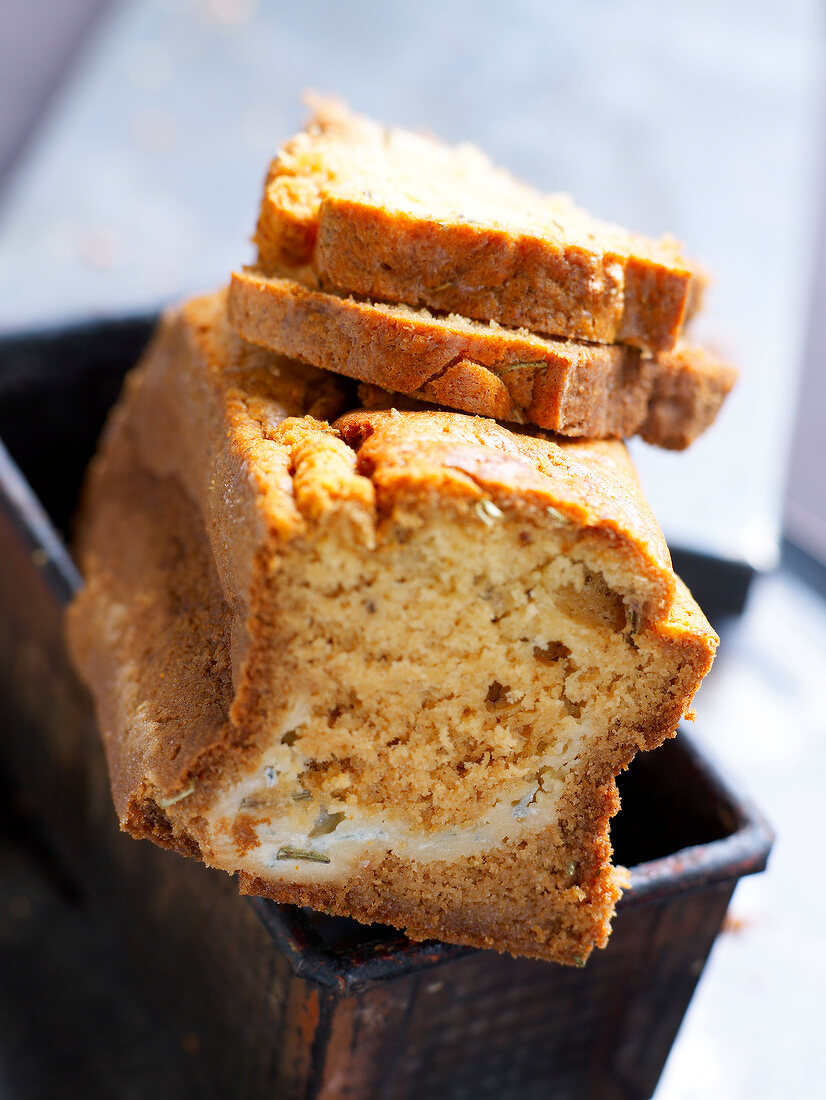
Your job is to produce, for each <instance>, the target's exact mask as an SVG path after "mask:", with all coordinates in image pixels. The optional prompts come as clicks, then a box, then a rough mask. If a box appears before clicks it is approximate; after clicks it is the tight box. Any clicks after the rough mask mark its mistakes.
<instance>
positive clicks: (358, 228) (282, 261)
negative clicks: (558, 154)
mask: <svg viewBox="0 0 826 1100" xmlns="http://www.w3.org/2000/svg"><path fill="white" fill-rule="evenodd" d="M255 241H256V244H257V246H258V257H259V264H260V266H261V267H262V269H263V270H264V271H265V272H266V273H267V274H274V273H278V272H280V271H282V270H283V269H284V268H285V267H287V268H293V269H301V268H304V269H305V270H304V272H303V274H302V276H301V277H302V278H303V279H305V280H308V281H313V280H317V281H319V282H320V284H321V285H322V287H324V288H335V289H337V290H342V291H345V292H348V293H349V292H354V293H358V294H364V295H368V296H369V297H371V298H374V299H379V300H384V301H389V302H404V303H406V304H408V305H412V306H422V305H423V306H428V307H430V308H432V309H437V310H440V311H443V312H449V313H459V314H461V315H462V316H465V317H471V318H475V319H478V320H483V321H498V322H499V323H501V324H504V325H508V326H510V327H513V328H519V327H525V328H528V329H531V330H533V331H537V332H543V333H551V334H553V335H559V336H570V337H574V338H576V339H581V340H593V341H598V342H600V343H609V344H610V343H628V344H634V345H636V346H638V347H641V348H644V349H647V350H649V351H660V350H666V349H668V348H671V347H673V346H674V344H675V343H676V340H677V338H678V336H679V334H680V330H681V327H682V325H683V322H684V320H685V319H686V317H687V315H690V314H691V313H692V312H693V310H694V309H695V308H696V306H697V303H698V300H699V297H700V295H701V292H702V285H703V277H702V275H701V274H700V273H699V272H698V271H697V269H696V268H695V267H693V266H692V265H691V264H690V263H688V262H687V261H686V260H685V258H684V257H683V255H682V252H681V249H680V246H679V245H678V244H677V242H676V241H675V240H673V238H670V237H665V238H663V239H661V240H656V241H655V240H649V239H646V238H644V237H640V236H635V235H634V234H632V233H628V232H627V231H626V230H624V229H621V228H620V227H618V226H615V225H609V224H607V223H605V222H601V221H598V220H597V219H596V218H593V217H591V216H590V215H589V214H586V213H585V212H584V211H582V210H579V209H578V208H577V207H576V206H575V205H574V204H573V203H572V202H571V200H570V199H569V198H568V197H567V196H564V195H543V194H542V193H540V192H538V191H536V190H534V189H533V188H531V187H527V186H525V185H524V184H522V183H519V182H518V181H517V180H515V179H513V177H511V176H510V175H509V174H508V173H507V172H504V171H502V170H501V169H498V168H495V167H493V165H491V163H490V161H489V160H488V159H487V157H486V156H485V155H484V154H483V153H481V152H480V151H479V150H478V149H475V148H473V147H472V146H470V145H460V146H457V147H455V148H451V147H449V146H447V145H443V144H441V143H440V142H438V141H436V140H434V139H432V138H428V137H424V136H422V135H419V134H413V133H409V132H407V131H404V130H398V129H390V128H387V127H384V126H380V125H379V124H378V123H375V122H372V121H370V120H369V119H366V118H362V117H361V116H359V115H355V114H351V113H350V112H349V111H347V110H346V108H344V107H343V106H342V105H341V104H339V103H336V102H334V101H327V100H321V101H318V102H317V103H316V109H315V114H314V116H313V118H312V119H311V120H310V123H309V124H308V126H307V129H306V130H305V131H304V132H302V133H300V134H298V135H297V136H296V137H294V138H293V139H292V140H290V141H289V142H288V143H287V144H286V145H285V146H284V148H283V149H282V151H281V152H280V153H279V155H278V156H277V157H276V159H275V160H274V161H273V163H272V165H271V167H270V172H269V177H268V179H267V183H266V188H265V192H264V198H263V201H262V204H261V211H260V215H259V220H258V229H257V232H256V236H255Z"/></svg>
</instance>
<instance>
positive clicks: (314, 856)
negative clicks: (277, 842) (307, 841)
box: [275, 847, 330, 863]
mask: <svg viewBox="0 0 826 1100" xmlns="http://www.w3.org/2000/svg"><path fill="white" fill-rule="evenodd" d="M275 858H276V859H303V860H306V862H308V863H329V862H330V859H329V857H328V856H325V855H324V854H323V853H322V852H309V851H306V850H305V849H304V848H289V847H284V848H279V849H278V851H277V852H276V853H275Z"/></svg>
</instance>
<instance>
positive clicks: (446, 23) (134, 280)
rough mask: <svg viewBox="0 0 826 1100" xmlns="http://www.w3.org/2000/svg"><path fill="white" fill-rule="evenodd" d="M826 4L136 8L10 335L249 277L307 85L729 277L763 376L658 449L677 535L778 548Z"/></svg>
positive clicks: (22, 184) (46, 226) (107, 66)
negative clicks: (666, 241) (570, 199)
mask: <svg viewBox="0 0 826 1100" xmlns="http://www.w3.org/2000/svg"><path fill="white" fill-rule="evenodd" d="M820 31H821V27H820V19H819V5H818V4H817V3H816V2H815V0H788V2H786V3H784V4H782V5H754V4H752V3H749V2H748V0H727V2H724V3H720V2H718V0H695V2H694V3H692V4H691V5H684V4H679V3H676V2H673V3H657V2H656V0H630V2H627V3H623V4H615V3H611V2H608V0H604V2H598V0H589V2H585V3H580V4H575V5H572V4H570V3H564V4H562V3H559V4H552V3H542V2H541V0H518V2H515V3H505V2H501V0H499V2H491V0H488V2H485V3H471V2H458V3H453V4H451V5H449V6H444V5H442V4H440V3H437V2H436V0H420V2H418V3H416V4H415V5H409V4H401V3H393V2H387V0H385V2H382V3H379V2H368V0H362V2H359V3H351V4H336V3H323V2H320V0H304V2H302V3H301V4H293V5H288V4H263V3H255V0H143V2H135V0H133V2H131V3H129V2H127V3H124V4H122V5H117V6H116V7H115V9H114V10H113V12H112V13H111V14H110V16H109V18H108V19H107V20H106V21H105V24H104V26H103V27H102V29H101V31H100V33H99V34H98V36H97V40H96V42H95V44H94V48H91V49H90V50H89V51H88V53H87V59H86V63H85V64H84V65H83V66H82V67H81V68H80V69H79V71H78V72H77V74H76V76H75V79H74V80H73V81H72V83H71V86H70V87H69V88H68V90H67V92H66V94H65V95H64V96H63V98H62V99H61V101H60V102H59V104H58V106H57V108H56V109H55V110H54V112H53V113H52V115H51V118H50V120H49V122H48V124H47V125H46V127H45V128H44V130H43V132H42V134H41V137H40V140H39V142H38V143H37V146H36V149H35V150H34V151H33V154H32V155H31V156H30V157H29V158H28V159H27V161H26V162H25V164H24V165H23V166H22V167H21V168H20V170H19V172H18V174H17V177H16V179H15V181H14V182H13V185H12V187H11V189H10V192H9V193H8V195H7V200H6V203H5V207H4V209H3V210H2V211H0V330H3V329H5V330H8V329H19V328H23V327H27V326H30V325H38V324H42V323H50V322H53V321H59V320H65V319H67V318H74V317H78V316H88V315H97V314H111V313H119V312H122V311H129V310H134V309H144V308H147V307H152V306H155V305H158V304H160V303H164V302H167V301H169V300H172V299H176V298H178V297H180V296H181V295H183V294H185V293H189V292H191V291H194V290H197V289H202V288H208V287H211V286H213V285H216V284H218V283H221V282H223V281H224V280H225V279H226V277H227V275H228V272H229V271H230V269H231V268H232V267H233V266H237V265H239V264H241V263H244V262H246V261H248V260H250V259H251V255H252V253H251V248H250V246H249V244H248V243H247V238H248V236H249V234H250V233H251V231H252V228H253V225H254V221H255V211H256V206H257V203H258V199H259V193H260V187H261V181H262V178H263V175H264V171H265V168H266V164H267V162H268V159H269V157H270V156H271V154H272V153H273V152H274V150H275V148H276V147H277V144H278V142H279V141H280V140H281V139H282V138H284V137H285V136H287V135H288V134H289V133H290V132H291V131H292V130H293V129H294V128H295V127H296V125H297V124H298V123H299V121H300V119H301V116H302V113H303V112H302V108H301V106H300V103H299V95H300V92H301V90H302V89H304V88H307V87H312V86H314V87H317V88H319V89H322V90H332V91H336V92H338V93H340V94H341V95H343V96H344V97H346V98H348V99H349V100H350V101H351V102H352V103H353V104H354V105H355V106H356V107H358V108H361V109H364V110H367V111H369V112H371V113H373V114H375V115H377V116H380V117H382V118H384V119H387V120H388V121H393V122H397V123H403V124H410V125H414V126H425V127H429V128H430V129H432V130H434V131H436V132H438V133H439V134H441V135H443V136H444V137H445V138H448V139H461V138H469V139H472V140H474V141H477V142H479V143H480V144H482V145H483V146H484V147H485V148H486V149H487V150H488V151H489V152H490V153H491V154H492V155H493V156H494V157H495V158H496V159H497V160H499V161H501V162H502V163H504V164H506V165H508V166H509V167H511V168H512V169H513V170H515V171H516V172H518V173H520V174H522V175H524V176H525V177H527V178H528V179H530V180H532V181H534V182H536V183H538V184H540V185H542V186H544V187H547V188H549V189H554V190H568V191H570V192H571V193H572V194H573V195H575V196H576V197H577V199H578V200H579V201H580V202H581V203H583V204H584V205H586V206H587V207H589V208H591V209H593V210H594V212H595V213H598V214H601V215H603V216H605V217H609V218H613V219H616V220H618V221H620V222H622V223H625V224H628V225H629V226H631V227H633V228H635V229H638V230H641V231H646V232H650V233H657V234H658V233H661V232H664V231H673V232H674V233H676V234H677V235H678V236H680V237H681V238H682V239H683V240H684V241H685V242H686V243H687V245H688V248H689V251H690V252H691V253H692V254H694V255H697V256H699V257H701V258H702V259H703V261H704V262H705V263H706V264H707V265H708V266H709V267H710V268H711V270H712V271H714V273H715V275H716V285H715V289H714V291H713V293H712V295H711V298H710V306H709V313H708V317H707V320H706V321H705V323H704V326H703V327H704V329H705V331H706V332H707V333H709V334H710V335H711V336H712V337H713V338H714V339H715V340H716V341H717V343H718V344H719V345H720V346H721V347H722V348H724V349H725V350H727V351H729V352H730V354H731V356H732V357H733V358H734V359H735V360H736V361H737V362H738V363H739V364H741V365H742V368H743V378H742V382H741V384H740V386H739V387H738V389H737V390H736V392H735V395H734V396H733V398H732V399H731V400H730V402H729V405H728V406H727V407H726V409H725V410H724V412H723V415H722V416H721V418H720V420H719V422H718V424H717V425H716V426H715V427H714V429H713V430H712V431H711V432H710V433H709V434H708V435H707V436H706V437H704V438H703V439H701V440H700V441H699V442H698V443H697V444H696V445H695V446H694V447H693V448H692V450H691V452H690V453H689V454H688V455H677V456H674V455H668V454H663V453H661V452H655V451H653V450H651V449H649V448H646V447H643V446H640V447H639V448H637V449H636V450H637V455H638V460H639V463H640V466H641V469H642V474H643V479H644V482H645V484H646V487H647V489H648V491H649V493H650V496H651V498H652V503H653V505H654V507H655V511H656V512H657V513H658V515H659V516H660V518H661V521H662V523H663V526H664V527H665V529H666V533H667V534H668V536H669V537H670V538H671V539H672V541H674V542H677V543H680V544H683V545H688V546H694V547H697V548H700V549H706V550H710V551H713V552H715V553H717V554H720V555H722V556H729V557H733V558H745V559H747V560H750V561H752V562H754V563H755V564H757V565H766V564H770V562H771V561H772V560H773V557H774V553H775V548H776V541H777V531H778V518H779V511H780V507H779V505H780V498H781V492H782V486H783V479H784V462H785V455H786V450H787V443H786V440H787V435H788V423H789V419H790V414H791V408H792V402H793V400H794V392H795V386H796V378H797V367H798V359H799V352H800V346H801V322H802V320H803V317H804V313H805V307H806V302H807V298H808V282H807V280H808V272H809V268H810V261H811V258H810V251H811V247H810V244H811V239H812V233H811V225H812V190H813V186H814V176H815V170H814V169H815V163H816V145H817V140H816V138H817V130H816V126H815V107H816V98H817V97H816V95H815V89H816V70H817V63H818V61H819V59H820V55H821V51H820V45H821V43H820Z"/></svg>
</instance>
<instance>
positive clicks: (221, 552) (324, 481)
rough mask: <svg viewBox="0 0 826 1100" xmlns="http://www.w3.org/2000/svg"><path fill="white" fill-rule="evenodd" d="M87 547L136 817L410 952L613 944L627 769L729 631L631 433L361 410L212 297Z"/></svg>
mask: <svg viewBox="0 0 826 1100" xmlns="http://www.w3.org/2000/svg"><path fill="white" fill-rule="evenodd" d="M78 552H79V555H80V560H81V564H82V568H83V571H84V574H85V577H86V587H85V589H84V590H83V591H82V592H81V593H80V595H79V596H78V597H77V599H76V600H75V602H74V604H73V605H72V607H71V608H70V611H69V622H68V627H69V637H70V644H71V650H72V653H73V656H74V660H75V662H76V665H77V667H78V669H79V671H80V673H81V674H82V676H83V677H84V679H85V680H86V681H87V682H88V683H89V685H90V687H91V690H92V693H93V696H94V698H95V701H96V706H97V711H98V715H99V720H100V725H101V729H102V733H103V737H104V740H105V744H106V748H107V754H108V759H109V766H110V770H111V776H112V784H113V792H114V798H115V803H116V808H117V811H118V814H119V817H120V820H121V823H122V826H123V828H124V829H126V830H128V831H129V832H131V833H132V834H133V835H135V836H138V837H149V838H152V839H153V840H155V841H156V842H157V843H159V844H162V845H165V846H167V847H170V848H174V849H176V850H178V851H179V852H182V853H184V854H186V855H190V856H194V857H196V858H199V859H201V860H203V861H204V862H205V863H207V864H208V865H210V866H213V867H218V868H223V869H224V870H226V871H230V872H238V875H239V885H240V889H241V890H242V891H243V892H247V893H254V894H257V895H261V896H264V897H270V898H273V899H275V900H278V901H284V902H293V903H297V904H302V905H304V904H306V905H311V906H314V907H316V908H323V909H326V910H328V911H330V912H333V913H338V914H344V915H349V916H353V917H356V918H357V919H359V920H362V921H381V922H385V923H390V924H393V925H395V926H397V927H400V928H404V929H406V930H407V932H408V933H409V935H411V936H412V937H413V938H419V939H421V938H431V937H436V938H440V939H443V940H447V941H449V942H456V943H464V944H471V945H477V946H481V947H493V948H496V949H498V950H503V951H510V952H513V953H516V954H524V955H531V956H536V957H541V958H546V959H553V960H557V961H560V962H564V963H572V964H581V963H583V962H584V961H585V959H586V958H587V957H588V955H589V953H590V951H591V950H592V948H593V947H594V946H601V945H604V943H605V941H606V937H607V935H608V931H609V922H610V919H611V916H612V913H613V910H614V904H615V902H616V899H617V897H618V895H619V892H620V889H621V873H620V872H619V871H618V870H616V869H615V868H613V867H612V865H611V860H610V854H611V849H610V843H609V833H608V825H609V819H610V817H611V815H612V814H613V813H614V812H615V810H616V809H617V793H616V786H615V782H614V777H615V776H616V774H617V773H618V772H619V771H620V770H621V769H622V768H624V767H625V766H626V765H627V764H628V762H629V761H630V760H631V758H632V757H633V756H634V754H635V753H636V752H637V751H638V750H640V749H651V748H654V747H655V746H656V745H658V744H660V743H661V742H662V741H663V739H664V738H666V737H669V736H670V735H671V734H673V732H674V730H675V727H676V725H677V722H678V720H679V719H680V717H681V716H682V715H683V714H684V713H686V710H687V708H688V707H689V705H690V702H691V698H692V696H693V694H694V692H695V690H696V689H697V687H698V685H699V683H700V681H701V679H702V677H703V676H704V674H705V673H706V671H707V670H708V668H709V665H710V663H711V660H712V656H713V652H714V648H715V645H716V642H717V639H716V636H715V635H714V633H713V632H712V630H711V629H710V627H709V626H708V623H707V622H706V620H705V619H704V617H703V615H702V613H701V612H700V610H699V609H698V607H697V606H696V604H695V603H694V601H693V600H692V598H691V596H690V594H689V593H688V591H687V590H686V588H685V587H684V586H683V585H682V584H681V582H680V581H679V580H678V578H677V577H676V576H675V574H674V572H673V570H672V567H671V562H670V558H669V555H668V551H667V548H666V546H665V543H664V541H663V538H662V535H661V533H660V531H659V529H658V527H657V525H656V522H655V520H654V518H653V516H652V515H651V512H650V510H649V508H648V506H647V504H646V502H645V500H644V498H643V496H642V493H641V490H640V487H639V485H638V483H637V480H636V476H635V473H634V470H633V467H632V465H631V463H630V460H629V459H628V456H627V453H626V451H625V449H624V446H623V444H622V443H620V442H615V441H603V442H580V441H570V440H562V441H559V440H555V439H552V438H550V437H549V436H547V435H545V434H544V433H542V432H541V431H538V430H527V429H518V430H509V429H508V428H506V427H504V426H502V425H499V424H497V423H495V422H493V421H491V420H486V419H482V418H479V417H471V416H467V415H465V414H462V413H456V412H440V411H416V410H412V411H408V410H404V409H397V408H386V409H382V408H372V409H368V408H364V407H363V406H361V405H360V404H359V402H358V398H357V395H356V393H355V384H354V383H350V382H348V381H347V380H346V379H344V378H341V377H338V376H335V375H332V374H328V373H327V372H325V371H323V370H320V369H317V368H315V367H311V366H307V365H304V364H301V363H297V362H295V361H291V360H289V359H287V358H284V357H279V356H277V355H274V354H272V353H269V352H267V351H265V350H263V349H259V348H255V347H252V346H250V345H248V344H246V343H244V342H243V341H242V340H240V339H239V338H238V337H237V335H236V334H235V333H234V332H233V331H232V329H231V327H230V326H229V324H228V322H227V319H226V299H225V295H224V294H219V295H213V296H209V297H205V298H200V299H197V300H194V301H192V302H190V303H189V304H187V305H185V306H184V307H182V308H181V309H179V310H177V311H175V312H173V313H171V314H170V315H168V316H167V317H166V318H165V319H164V321H163V322H162V324H161V326H160V329H159V331H158V333H157V334H156V336H155V338H154V340H153V342H152V344H151V345H150V347H149V349H148V351H147V353H146V355H145V357H144V360H143V362H142V364H141V365H140V366H139V368H138V369H137V370H136V371H135V372H134V373H133V374H132V376H131V377H130V379H129V381H128V384H127V386H126V390H125V394H124V397H123V398H122V400H121V402H120V404H119V406H118V407H117V409H116V411H115V413H114V414H113V416H112V417H111V419H110V422H109V424H108V427H107V430H106V432H105V435H104V439H103V442H102V446H101V451H100V453H99V455H98V457H97V458H96V460H95V461H94V463H93V466H92V468H91V471H90V476H89V479H88V482H87V488H86V492H85V499H84V504H83V508H82V511H81V516H80V520H79V535H78Z"/></svg>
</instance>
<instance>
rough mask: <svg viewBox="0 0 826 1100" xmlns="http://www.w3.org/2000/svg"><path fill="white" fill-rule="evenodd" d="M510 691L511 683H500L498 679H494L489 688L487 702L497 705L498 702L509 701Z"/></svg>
mask: <svg viewBox="0 0 826 1100" xmlns="http://www.w3.org/2000/svg"><path fill="white" fill-rule="evenodd" d="M509 691H510V684H500V683H499V681H498V680H494V681H493V683H492V684H491V685H490V687H489V688H488V693H487V695H486V696H485V702H486V703H490V704H492V705H493V706H495V705H496V704H497V703H505V702H507V698H506V696H507V694H508V692H509Z"/></svg>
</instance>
